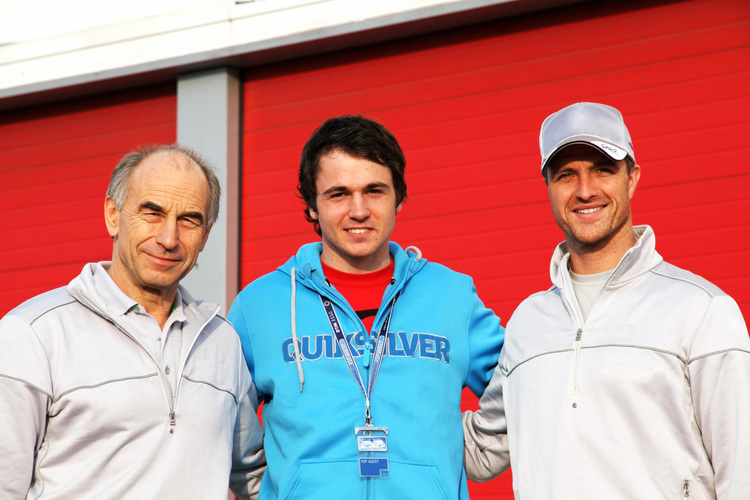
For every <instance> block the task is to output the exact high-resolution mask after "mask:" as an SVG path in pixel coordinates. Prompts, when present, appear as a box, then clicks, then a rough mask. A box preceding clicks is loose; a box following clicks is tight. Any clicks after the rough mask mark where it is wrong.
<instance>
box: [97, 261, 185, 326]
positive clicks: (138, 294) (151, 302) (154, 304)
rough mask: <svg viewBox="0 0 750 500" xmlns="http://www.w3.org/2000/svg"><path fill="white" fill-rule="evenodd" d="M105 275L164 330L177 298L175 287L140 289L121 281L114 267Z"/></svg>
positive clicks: (127, 281) (128, 282)
mask: <svg viewBox="0 0 750 500" xmlns="http://www.w3.org/2000/svg"><path fill="white" fill-rule="evenodd" d="M107 273H108V274H109V276H110V277H111V278H112V281H114V282H115V285H117V287H118V288H119V289H120V290H122V291H123V293H124V294H125V295H127V296H128V297H130V298H131V299H133V300H135V301H136V302H138V303H139V304H140V305H141V306H143V308H144V309H145V310H146V312H147V313H149V314H150V315H151V316H152V317H153V318H154V319H155V320H156V322H157V323H158V324H159V326H160V327H161V328H164V325H165V324H166V323H167V319H168V318H169V315H170V314H171V313H172V304H173V303H174V299H175V297H176V296H177V287H174V288H169V289H156V288H154V289H151V288H140V287H138V286H135V285H133V284H132V283H131V282H130V281H129V280H126V279H122V276H121V275H120V274H119V273H117V269H116V268H115V266H114V265H112V266H110V267H109V269H108V270H107Z"/></svg>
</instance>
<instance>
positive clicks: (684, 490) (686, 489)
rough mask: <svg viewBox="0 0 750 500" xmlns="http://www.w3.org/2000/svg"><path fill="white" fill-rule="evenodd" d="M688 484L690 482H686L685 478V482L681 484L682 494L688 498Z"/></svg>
mask: <svg viewBox="0 0 750 500" xmlns="http://www.w3.org/2000/svg"><path fill="white" fill-rule="evenodd" d="M689 485H690V483H689V482H688V480H687V479H686V480H685V484H684V485H683V486H682V496H683V497H684V498H688V497H689V496H690V488H689Z"/></svg>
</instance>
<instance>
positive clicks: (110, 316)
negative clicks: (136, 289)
mask: <svg viewBox="0 0 750 500" xmlns="http://www.w3.org/2000/svg"><path fill="white" fill-rule="evenodd" d="M97 269H98V270H99V272H102V271H101V270H102V269H103V268H102V267H97V266H96V265H94V264H88V265H87V266H85V267H84V269H83V272H82V273H81V274H80V275H79V276H78V277H77V278H75V279H74V280H73V281H71V282H70V284H69V285H68V286H67V287H63V288H59V289H56V290H52V291H51V292H47V293H45V294H42V295H40V296H38V297H35V298H33V299H31V300H29V301H27V302H25V303H24V304H22V305H21V306H19V307H17V308H16V309H14V310H12V311H11V312H9V313H8V314H7V315H6V316H5V317H4V318H3V319H2V320H0V499H3V500H5V499H13V500H16V499H23V498H29V499H45V500H46V499H49V500H51V499H66V500H69V499H73V498H74V499H76V500H80V499H88V498H92V499H94V498H95V499H105V498H117V499H138V500H142V499H196V500H198V499H200V500H210V499H216V500H220V499H221V500H226V498H227V489H228V486H229V483H230V474H231V478H232V489H233V490H235V492H236V493H237V494H238V495H240V496H241V497H243V498H245V497H250V496H253V494H254V493H257V490H258V487H259V483H260V477H261V475H262V473H263V469H264V467H265V457H264V454H263V450H262V433H263V431H262V429H261V427H260V424H259V422H258V419H257V416H256V414H255V411H256V409H257V403H256V402H257V396H256V393H255V387H254V385H253V384H252V380H251V378H250V373H249V371H248V369H247V367H246V365H245V361H244V359H243V356H242V350H241V347H240V342H239V339H238V337H237V335H236V333H235V332H234V330H233V329H232V327H231V325H230V324H229V323H228V322H227V321H226V320H224V319H223V318H221V317H219V316H217V311H218V306H216V305H213V304H208V303H202V302H196V301H194V300H193V299H192V298H191V297H190V295H189V294H188V293H187V291H186V290H184V289H182V288H181V289H180V294H181V296H182V299H183V308H184V313H185V316H186V318H187V321H186V322H185V323H183V341H182V355H181V363H182V366H181V367H179V370H180V371H179V376H178V382H177V385H176V387H175V391H174V396H172V391H171V390H170V388H169V382H168V380H167V379H166V375H165V374H164V373H163V371H162V370H161V369H160V365H159V363H158V362H157V360H156V359H154V358H153V357H152V355H151V354H150V353H149V350H148V349H146V348H145V347H144V346H142V345H141V344H140V343H139V342H138V341H137V340H136V339H137V338H139V337H138V335H136V334H134V330H133V328H136V327H137V326H136V323H135V322H130V321H128V320H127V318H125V317H124V316H120V315H116V314H114V313H112V312H110V311H109V309H108V307H107V304H106V303H104V301H103V300H102V297H101V296H99V294H98V293H97V291H96V289H95V287H94V285H93V283H94V279H93V273H94V272H96V270H97Z"/></svg>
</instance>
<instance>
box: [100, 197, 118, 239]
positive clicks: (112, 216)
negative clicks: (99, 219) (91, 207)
mask: <svg viewBox="0 0 750 500" xmlns="http://www.w3.org/2000/svg"><path fill="white" fill-rule="evenodd" d="M104 223H105V224H106V225H107V232H108V233H109V235H110V236H111V237H112V238H115V237H116V236H117V235H118V234H119V233H120V211H119V210H117V206H116V205H115V200H113V199H112V198H110V197H109V196H107V197H106V198H105V199H104Z"/></svg>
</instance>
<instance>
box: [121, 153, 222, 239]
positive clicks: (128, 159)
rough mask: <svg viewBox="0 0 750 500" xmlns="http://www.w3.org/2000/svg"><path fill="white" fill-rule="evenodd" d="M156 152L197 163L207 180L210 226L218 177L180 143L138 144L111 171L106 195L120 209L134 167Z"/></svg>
mask: <svg viewBox="0 0 750 500" xmlns="http://www.w3.org/2000/svg"><path fill="white" fill-rule="evenodd" d="M156 153H179V154H183V155H185V156H187V157H188V158H190V159H191V160H193V161H194V162H195V163H197V164H198V166H199V167H200V168H201V170H202V171H203V173H204V174H205V176H206V181H207V182H208V192H209V200H208V214H207V218H208V220H207V225H208V226H211V225H212V224H213V223H214V222H216V219H217V218H218V217H219V201H220V198H221V184H219V178H218V177H217V176H216V173H215V172H214V169H213V167H211V165H210V164H209V163H208V162H207V161H206V160H205V159H204V158H203V157H202V156H201V155H199V154H198V153H197V152H196V151H195V150H193V149H191V148H188V147H186V146H182V145H180V144H155V145H147V146H139V147H138V148H136V149H134V150H133V151H131V152H129V153H128V154H126V155H125V156H123V157H122V159H120V161H119V162H118V163H117V166H116V167H115V169H114V171H112V178H111V179H110V180H109V187H108V188H107V196H108V197H110V198H112V200H113V201H114V202H115V206H116V207H117V210H122V206H123V205H124V204H125V198H126V197H127V191H128V184H129V182H130V176H131V175H132V173H133V171H134V170H135V168H136V167H137V166H138V165H140V164H141V163H142V162H143V160H145V159H146V158H148V157H149V156H151V155H153V154H156Z"/></svg>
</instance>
